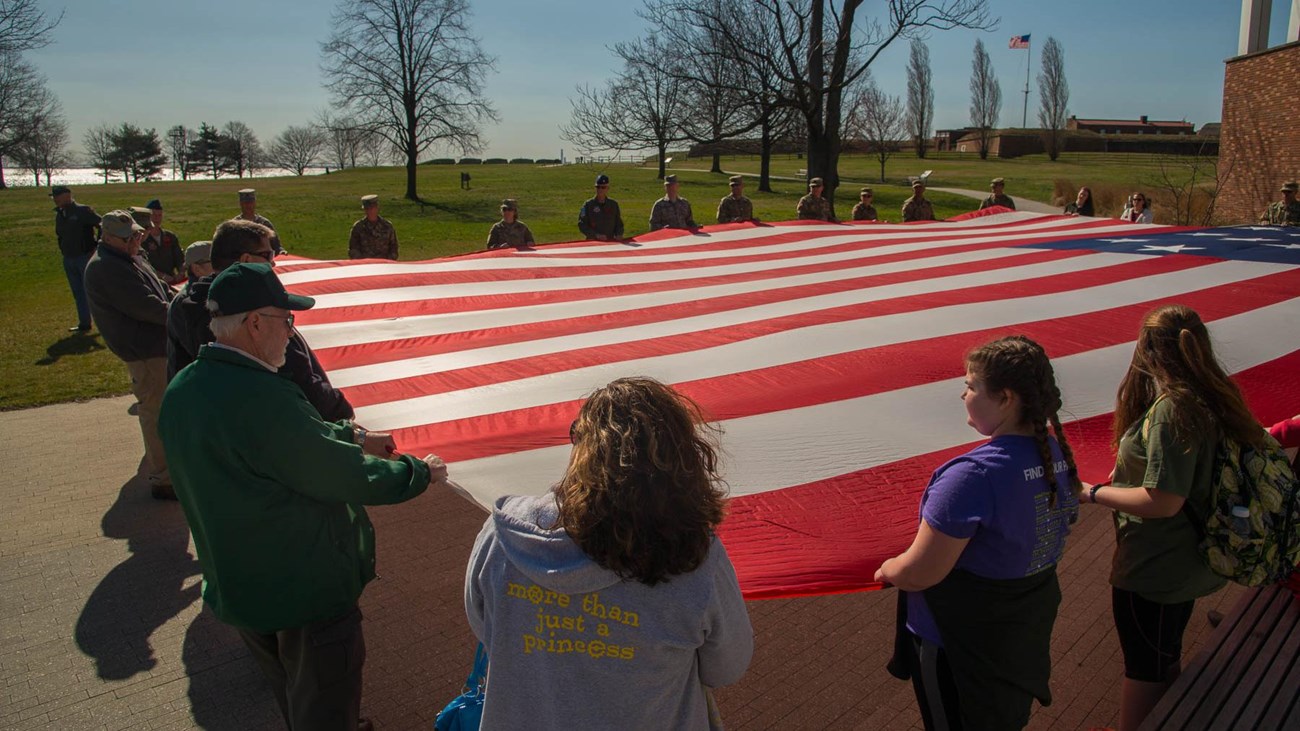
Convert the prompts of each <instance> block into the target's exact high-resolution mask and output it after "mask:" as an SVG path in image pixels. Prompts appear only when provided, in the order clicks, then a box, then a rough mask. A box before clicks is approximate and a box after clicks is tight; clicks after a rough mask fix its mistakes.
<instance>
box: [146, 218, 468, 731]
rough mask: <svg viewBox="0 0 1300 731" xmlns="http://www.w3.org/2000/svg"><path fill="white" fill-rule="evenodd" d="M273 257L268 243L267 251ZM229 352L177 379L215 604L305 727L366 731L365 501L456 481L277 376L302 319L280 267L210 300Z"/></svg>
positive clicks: (207, 358)
mask: <svg viewBox="0 0 1300 731" xmlns="http://www.w3.org/2000/svg"><path fill="white" fill-rule="evenodd" d="M266 243H267V244H268V246H269V242H266ZM208 294H209V297H208V300H207V304H208V306H209V307H211V308H212V310H213V317H212V320H211V327H212V331H213V332H214V333H215V334H216V342H215V343H210V344H207V345H204V346H203V347H202V348H200V349H199V353H198V358H197V360H195V361H194V362H193V363H191V364H190V365H189V366H187V367H186V368H185V369H184V370H182V371H181V372H180V373H179V374H177V376H176V378H175V379H173V380H172V382H171V384H170V385H169V386H168V387H167V393H166V396H165V397H164V398H163V407H162V419H161V422H160V428H161V433H162V439H163V443H164V444H166V445H167V449H168V450H170V452H171V454H172V463H173V467H172V472H173V476H174V478H175V480H176V493H177V495H178V496H179V498H180V501H181V507H182V508H183V509H184V510H185V519H186V521H187V522H188V523H189V526H190V531H191V533H192V534H193V536H194V546H195V552H196V554H197V555H198V559H199V565H200V566H202V567H203V600H204V601H205V602H206V603H207V605H208V607H209V608H211V609H212V613H213V614H215V615H216V617H217V619H219V620H221V621H222V622H224V623H226V624H228V625H231V626H232V627H234V628H235V629H236V630H238V631H239V634H240V636H241V637H242V638H243V640H244V643H245V644H246V645H247V646H248V648H249V650H250V651H251V652H252V654H253V658H254V659H255V660H256V661H257V662H258V664H259V665H261V667H262V671H263V672H264V673H265V675H266V677H267V679H268V680H269V681H270V682H271V685H272V690H273V692H274V693H275V697H276V700H277V701H278V703H279V705H280V711H281V713H282V714H283V715H284V720H285V723H286V725H287V726H288V727H289V728H290V729H293V730H295V731H296V730H298V729H312V730H313V731H315V730H318V729H323V730H326V731H356V730H357V729H358V728H361V727H364V726H362V725H361V724H359V714H360V708H361V673H362V665H363V663H364V662H365V639H364V637H363V636H362V630H361V611H360V610H359V609H358V607H357V600H358V599H359V598H360V596H361V592H362V590H363V589H364V588H365V585H366V584H367V583H368V582H369V581H370V580H371V579H373V578H374V577H375V531H374V528H373V526H372V525H371V523H370V519H369V518H368V517H367V516H366V511H365V508H363V507H362V505H389V504H394V503H400V502H404V501H406V500H410V499H411V498H414V497H416V496H417V495H419V494H420V493H422V492H424V491H425V489H427V488H428V487H429V484H430V482H442V481H443V480H445V479H446V476H447V468H446V465H444V464H443V463H442V461H441V460H439V459H438V458H437V457H434V456H433V455H429V456H428V457H426V458H425V459H423V460H419V459H415V458H413V457H411V456H409V455H397V454H395V453H394V452H393V450H394V447H395V445H394V444H393V440H392V437H390V436H388V435H386V434H377V433H368V432H366V430H364V429H361V428H358V427H355V426H354V425H352V424H350V423H348V422H346V421H336V422H329V421H325V420H323V419H321V417H320V414H318V413H317V412H316V410H315V409H314V408H312V406H311V404H309V403H308V402H307V400H306V399H305V398H303V393H302V391H301V390H300V389H299V388H298V386H296V385H295V384H294V383H293V382H292V381H290V380H288V379H286V378H282V377H280V376H279V375H278V374H277V373H276V368H278V367H279V366H280V365H282V364H283V363H284V360H285V349H286V347H287V345H288V343H289V340H290V336H291V334H292V332H293V311H294V310H304V309H307V308H309V307H311V306H312V305H313V304H314V300H312V299H311V298H310V297H300V296H296V295H291V294H288V293H287V292H285V290H284V286H283V285H281V284H280V280H278V279H276V277H275V274H274V273H273V272H272V271H271V267H270V266H268V265H267V264H235V265H233V266H230V267H227V268H226V270H225V271H223V272H222V273H221V274H219V275H217V277H216V278H215V279H214V280H213V281H212V283H211V286H210V287H209V288H208Z"/></svg>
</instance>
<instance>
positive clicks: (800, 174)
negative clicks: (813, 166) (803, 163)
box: [794, 168, 808, 178]
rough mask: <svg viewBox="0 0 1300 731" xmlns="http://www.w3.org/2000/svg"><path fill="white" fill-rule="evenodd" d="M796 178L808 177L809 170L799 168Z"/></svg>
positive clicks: (795, 174)
mask: <svg viewBox="0 0 1300 731" xmlns="http://www.w3.org/2000/svg"><path fill="white" fill-rule="evenodd" d="M794 176H795V177H796V178H806V177H808V168H799V169H798V170H796V171H794Z"/></svg>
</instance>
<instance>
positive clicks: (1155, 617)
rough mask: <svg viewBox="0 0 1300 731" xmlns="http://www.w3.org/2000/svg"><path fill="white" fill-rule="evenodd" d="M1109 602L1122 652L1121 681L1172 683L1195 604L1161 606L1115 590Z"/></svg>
mask: <svg viewBox="0 0 1300 731" xmlns="http://www.w3.org/2000/svg"><path fill="white" fill-rule="evenodd" d="M1110 598H1111V611H1112V612H1113V613H1114V615H1115V632H1116V634H1118V635H1119V646H1120V649H1122V650H1123V651H1124V677H1126V678H1128V679H1130V680H1141V681H1143V682H1146V683H1167V682H1169V681H1170V680H1173V678H1174V676H1175V675H1176V669H1177V668H1178V667H1179V665H1180V663H1181V661H1182V656H1183V632H1184V631H1186V630H1187V623H1188V621H1190V620H1191V618H1192V607H1193V606H1194V605H1195V604H1196V600H1192V601H1186V602H1179V603H1177V604H1160V603H1158V602H1153V601H1150V600H1147V599H1143V598H1142V597H1140V596H1138V595H1137V594H1136V593H1134V592H1131V591H1125V590H1124V589H1119V588H1115V587H1111V591H1110Z"/></svg>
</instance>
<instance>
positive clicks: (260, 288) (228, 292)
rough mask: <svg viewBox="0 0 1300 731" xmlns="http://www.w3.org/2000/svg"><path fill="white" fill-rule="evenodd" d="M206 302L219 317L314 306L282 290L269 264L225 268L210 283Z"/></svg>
mask: <svg viewBox="0 0 1300 731" xmlns="http://www.w3.org/2000/svg"><path fill="white" fill-rule="evenodd" d="M208 302H209V303H210V306H211V307H215V308H216V312H217V316H218V317H220V316H223V315H238V314H240V313H241V312H252V311H253V310H256V309H258V308H260V307H279V308H281V309H284V310H310V309H311V308H312V307H314V306H315V305H316V300H314V299H312V298H311V297H304V296H302V295H300V294H289V293H288V292H286V291H284V285H283V284H281V283H280V280H279V279H278V278H276V276H275V272H274V271H272V269H271V265H270V264H244V263H240V264H235V265H234V266H230V267H226V269H225V270H224V271H222V272H221V273H220V274H218V275H217V278H216V279H214V280H212V286H211V287H209V288H208Z"/></svg>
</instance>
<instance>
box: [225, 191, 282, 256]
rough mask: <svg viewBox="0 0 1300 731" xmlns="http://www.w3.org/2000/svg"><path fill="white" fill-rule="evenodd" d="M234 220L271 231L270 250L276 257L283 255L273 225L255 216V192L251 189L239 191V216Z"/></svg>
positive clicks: (262, 217)
mask: <svg viewBox="0 0 1300 731" xmlns="http://www.w3.org/2000/svg"><path fill="white" fill-rule="evenodd" d="M235 218H242V219H244V220H245V221H252V222H253V223H260V224H262V225H263V226H266V227H267V228H269V229H271V248H272V249H274V250H275V253H276V255H277V256H278V255H280V254H283V253H284V247H283V246H281V245H280V237H279V236H277V235H276V233H275V224H273V223H271V222H270V220H268V219H267V218H266V217H265V216H259V215H257V191H256V190H254V189H252V188H244V189H243V190H241V191H239V215H238V216H235ZM231 220H234V219H231Z"/></svg>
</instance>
